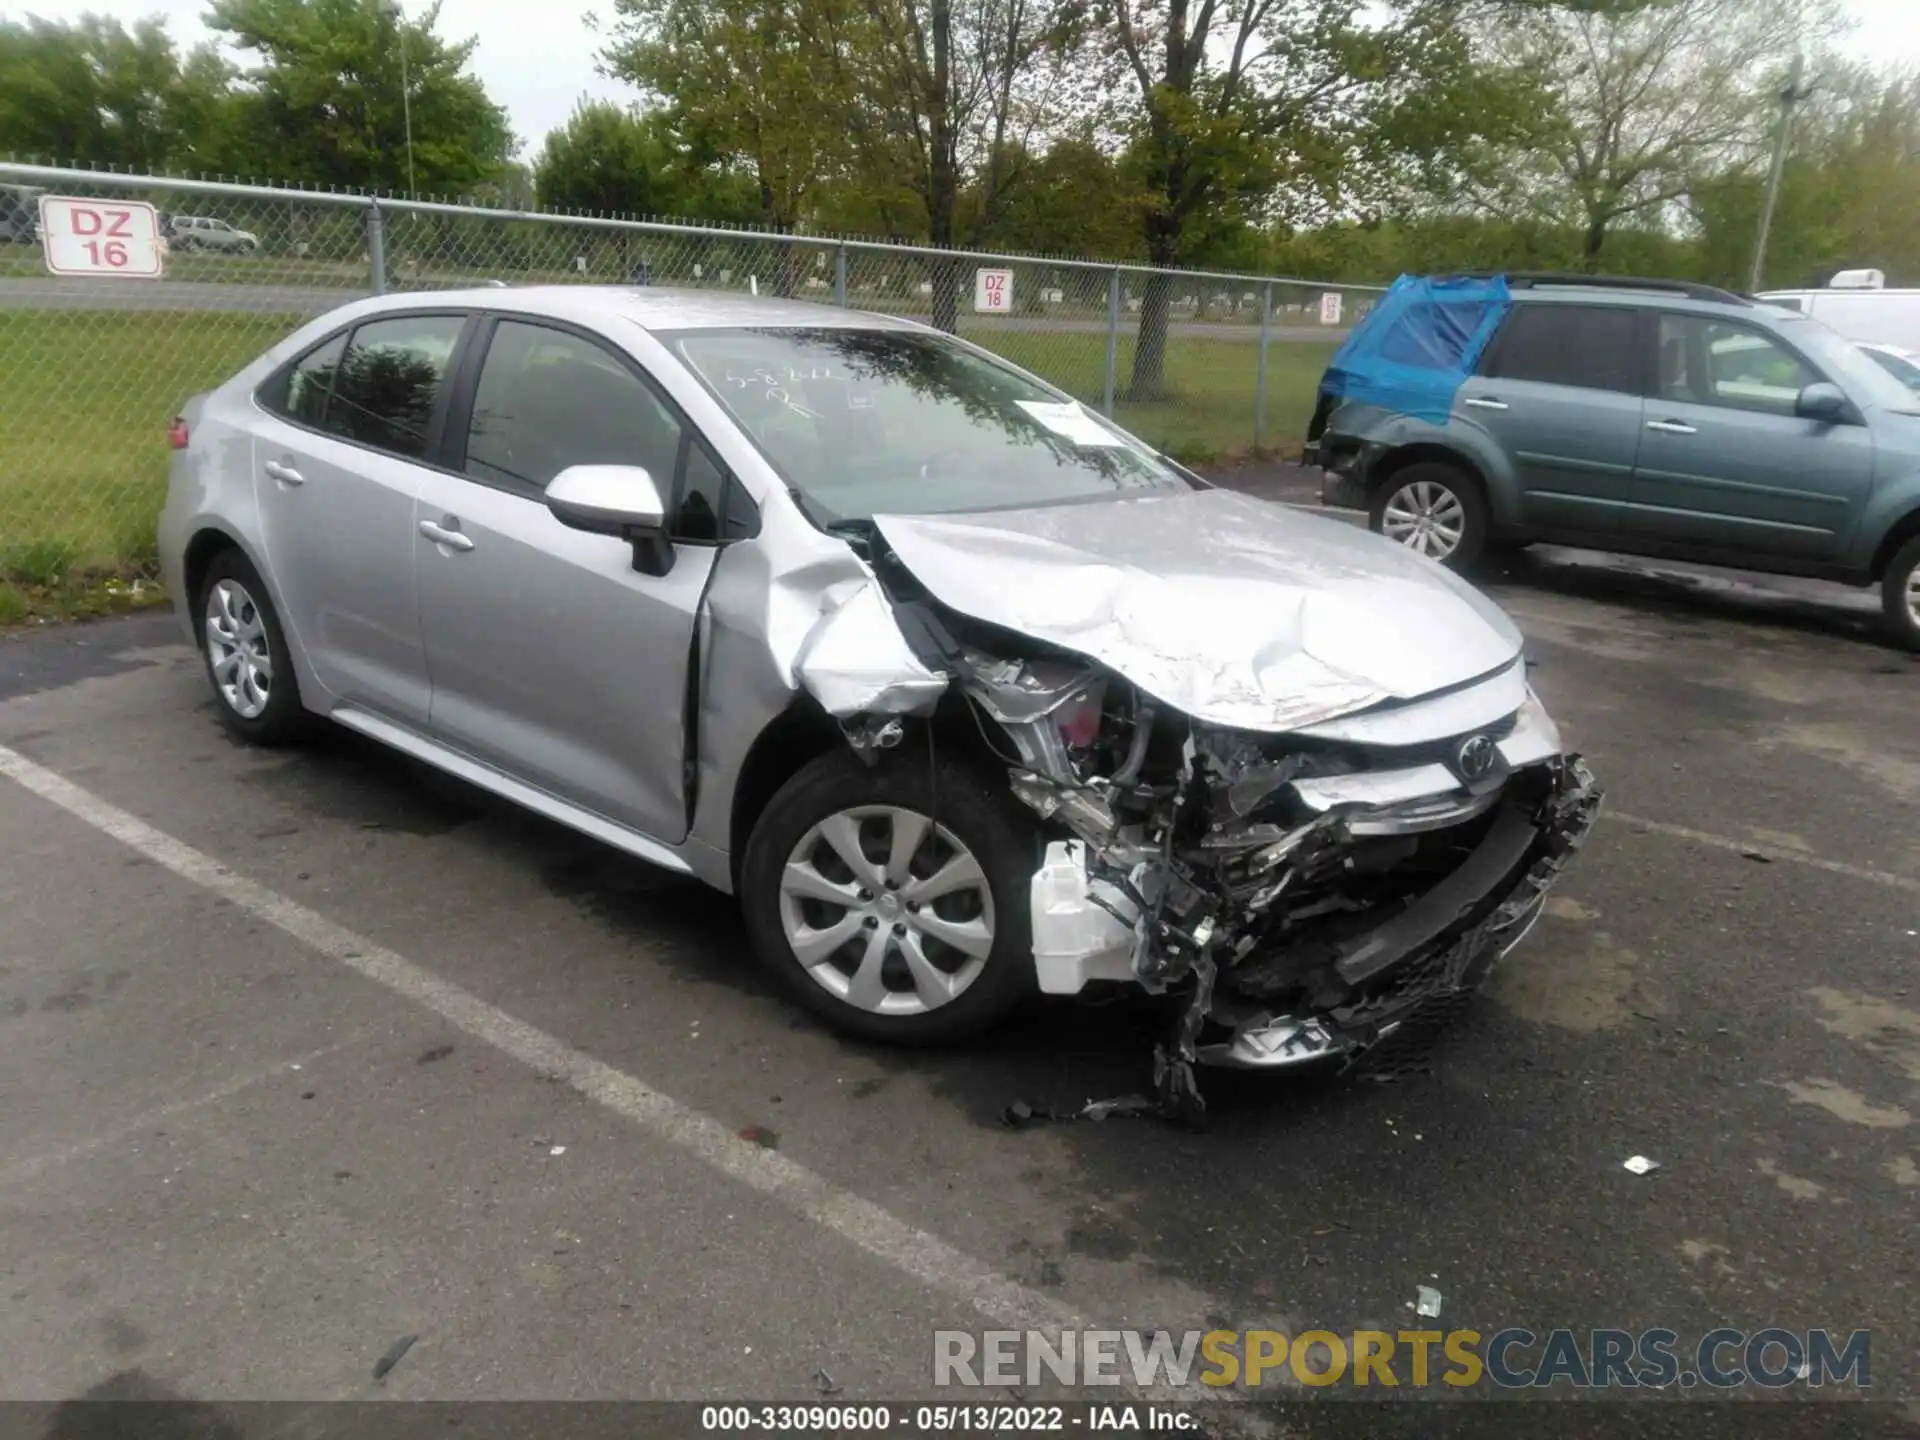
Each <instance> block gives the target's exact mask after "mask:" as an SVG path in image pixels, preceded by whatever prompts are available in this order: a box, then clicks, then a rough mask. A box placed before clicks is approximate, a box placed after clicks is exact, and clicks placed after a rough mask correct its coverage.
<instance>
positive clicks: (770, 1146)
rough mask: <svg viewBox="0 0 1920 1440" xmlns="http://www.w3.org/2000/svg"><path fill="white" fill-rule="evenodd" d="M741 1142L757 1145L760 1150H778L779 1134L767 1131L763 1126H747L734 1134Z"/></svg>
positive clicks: (775, 1131)
mask: <svg viewBox="0 0 1920 1440" xmlns="http://www.w3.org/2000/svg"><path fill="white" fill-rule="evenodd" d="M735 1133H736V1134H738V1135H739V1137H740V1138H741V1139H742V1140H746V1141H749V1142H751V1143H752V1144H755V1145H758V1146H759V1147H760V1148H761V1149H762V1150H778V1149H779V1148H780V1132H779V1131H778V1130H769V1129H768V1128H767V1127H766V1126H764V1125H748V1126H745V1127H743V1128H742V1129H740V1130H738V1131H736V1132H735Z"/></svg>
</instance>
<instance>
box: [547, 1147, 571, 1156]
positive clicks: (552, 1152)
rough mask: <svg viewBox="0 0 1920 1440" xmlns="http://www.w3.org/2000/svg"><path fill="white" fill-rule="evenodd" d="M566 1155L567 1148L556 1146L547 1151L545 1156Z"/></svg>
mask: <svg viewBox="0 0 1920 1440" xmlns="http://www.w3.org/2000/svg"><path fill="white" fill-rule="evenodd" d="M566 1153H567V1147H566V1146H564V1145H556V1146H554V1147H553V1148H552V1149H551V1150H549V1151H547V1154H549V1155H564V1154H566Z"/></svg>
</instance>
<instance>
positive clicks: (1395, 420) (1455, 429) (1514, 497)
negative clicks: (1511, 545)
mask: <svg viewBox="0 0 1920 1440" xmlns="http://www.w3.org/2000/svg"><path fill="white" fill-rule="evenodd" d="M1342 440H1345V441H1348V442H1357V443H1358V444H1360V445H1361V446H1362V447H1363V449H1364V451H1365V459H1364V464H1365V466H1366V474H1365V476H1364V479H1363V483H1364V484H1365V486H1366V488H1367V490H1368V492H1369V493H1371V492H1372V489H1373V486H1374V485H1375V484H1376V483H1377V481H1378V478H1379V477H1380V476H1381V475H1382V474H1384V473H1385V467H1386V466H1388V465H1391V464H1392V463H1393V461H1394V459H1395V457H1396V456H1397V455H1400V454H1402V453H1403V452H1405V451H1406V450H1408V449H1410V448H1412V447H1415V446H1419V447H1422V448H1423V449H1432V448H1437V449H1439V450H1443V451H1447V452H1450V453H1451V454H1452V455H1453V456H1454V457H1455V458H1456V459H1457V460H1458V461H1460V462H1461V463H1463V464H1465V465H1466V466H1467V467H1469V468H1470V469H1472V470H1474V471H1476V472H1477V473H1478V474H1479V476H1480V478H1481V480H1482V482H1483V483H1484V484H1485V486H1486V491H1487V501H1488V503H1489V504H1490V505H1491V507H1492V509H1493V516H1494V520H1495V522H1496V523H1499V524H1502V525H1509V524H1516V523H1518V521H1519V517H1520V491H1519V482H1518V479H1517V477H1516V476H1515V474H1514V469H1513V464H1512V462H1511V461H1510V460H1508V458H1507V455H1506V452H1505V451H1504V450H1503V449H1502V448H1501V447H1500V445H1499V444H1498V443H1497V442H1496V441H1495V440H1494V439H1493V437H1492V436H1491V435H1489V434H1488V433H1487V432H1486V430H1485V429H1483V428H1482V427H1481V426H1480V425H1479V424H1478V423H1476V422H1475V421H1474V420H1472V419H1470V418H1468V416H1467V415H1466V414H1464V413H1463V412H1461V411H1460V410H1459V409H1458V408H1456V409H1455V411H1454V413H1453V414H1452V416H1450V417H1449V419H1448V421H1447V423H1446V424H1445V425H1435V424H1433V423H1432V422H1431V421H1427V420H1421V419H1417V418H1416V417H1414V416H1412V415H1402V414H1399V413H1397V412H1395V411H1392V410H1388V409H1385V408H1383V407H1382V406H1379V405H1371V404H1366V403H1362V402H1359V401H1352V400H1349V401H1343V402H1342V403H1341V404H1340V405H1339V406H1337V407H1336V408H1335V409H1334V411H1333V414H1332V415H1331V416H1330V417H1328V421H1327V433H1326V437H1325V439H1324V440H1323V441H1322V445H1323V447H1324V446H1325V444H1326V443H1327V442H1328V441H1332V442H1334V443H1336V444H1337V443H1339V442H1340V441H1342Z"/></svg>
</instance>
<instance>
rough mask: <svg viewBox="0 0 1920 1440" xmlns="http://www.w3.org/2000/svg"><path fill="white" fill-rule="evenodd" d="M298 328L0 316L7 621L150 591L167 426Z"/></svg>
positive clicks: (0, 505) (243, 318) (243, 319)
mask: <svg viewBox="0 0 1920 1440" xmlns="http://www.w3.org/2000/svg"><path fill="white" fill-rule="evenodd" d="M299 323H300V321H299V318H298V317H296V316H291V315H288V316H280V315H243V314H231V313H225V312H215V311H201V312H198V313H193V314H173V313H158V314H138V315H135V314H113V313H107V312H102V311H92V310H82V311H71V312H65V313H55V312H49V311H33V310H0V586H5V587H7V588H8V591H9V593H10V595H11V597H12V598H10V599H9V598H5V597H0V616H6V615H8V613H9V612H15V611H19V610H20V609H21V608H22V607H23V606H24V608H25V609H26V610H27V611H28V612H31V613H35V614H38V613H44V612H49V611H51V612H57V613H73V612H75V611H85V612H91V611H97V610H99V609H103V608H105V609H115V608H123V607H124V605H127V604H134V603H140V602H141V601H143V600H146V599H151V598H153V595H154V592H153V587H152V586H150V585H145V586H143V587H142V589H141V591H140V592H138V593H136V592H134V591H133V589H132V587H131V583H130V582H131V581H132V580H133V579H135V578H140V579H146V578H148V577H150V576H151V575H152V573H153V569H154V563H153V562H154V557H155V548H154V523H155V521H156V520H157V518H158V517H159V513H160V503H161V500H162V499H163V498H164V497H165V494H166V483H167V460H168V456H169V454H170V452H169V450H168V448H167V439H166V426H167V421H168V420H169V419H171V418H172V416H173V415H174V414H175V413H176V412H177V411H178V409H179V407H180V403H181V402H182V401H183V400H185V399H186V398H187V397H188V396H190V395H192V394H194V393H195V392H197V391H200V390H206V389H209V388H211V387H212V386H214V385H217V384H219V383H220V381H222V380H224V379H226V378H227V377H228V376H229V375H231V374H232V373H233V372H234V371H235V370H237V369H239V368H240V366H241V365H242V364H244V363H245V362H246V361H248V360H250V359H252V358H253V357H254V356H255V355H258V354H259V353H260V352H261V351H262V350H264V349H265V348H266V347H267V346H268V345H270V344H272V343H273V342H274V341H275V340H277V339H279V338H280V337H281V336H282V335H285V334H286V333H287V332H288V331H289V330H291V329H292V328H293V327H294V326H296V325H297V324H299ZM14 618H20V617H19V616H18V615H15V616H14Z"/></svg>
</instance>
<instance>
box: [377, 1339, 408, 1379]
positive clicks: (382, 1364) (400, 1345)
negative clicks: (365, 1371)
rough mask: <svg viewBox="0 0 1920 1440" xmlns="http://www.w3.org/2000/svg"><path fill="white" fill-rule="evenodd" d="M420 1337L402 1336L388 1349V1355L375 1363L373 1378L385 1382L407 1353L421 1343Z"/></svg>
mask: <svg viewBox="0 0 1920 1440" xmlns="http://www.w3.org/2000/svg"><path fill="white" fill-rule="evenodd" d="M419 1340H420V1337H419V1336H418V1335H402V1336H401V1337H400V1338H399V1339H398V1340H396V1341H394V1342H393V1344H391V1345H389V1346H388V1347H387V1353H386V1354H384V1355H382V1356H381V1357H380V1358H379V1359H378V1360H376V1361H374V1362H373V1378H374V1379H375V1380H385V1379H386V1378H387V1376H389V1375H391V1374H392V1373H393V1367H394V1366H396V1365H398V1364H399V1363H400V1362H401V1361H402V1360H404V1359H405V1358H406V1355H407V1352H408V1351H409V1350H411V1349H413V1347H414V1346H415V1345H416V1344H418V1343H419Z"/></svg>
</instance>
